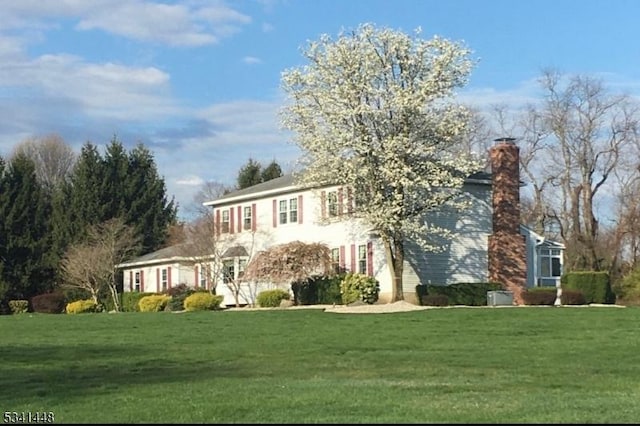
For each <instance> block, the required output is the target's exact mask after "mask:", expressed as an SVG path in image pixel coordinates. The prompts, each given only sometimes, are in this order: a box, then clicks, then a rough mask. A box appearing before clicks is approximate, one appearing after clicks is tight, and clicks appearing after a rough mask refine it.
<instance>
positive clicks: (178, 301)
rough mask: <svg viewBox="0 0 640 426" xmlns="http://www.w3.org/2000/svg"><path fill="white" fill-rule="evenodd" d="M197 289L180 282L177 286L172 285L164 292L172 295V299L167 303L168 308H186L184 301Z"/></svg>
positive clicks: (177, 309) (178, 309)
mask: <svg viewBox="0 0 640 426" xmlns="http://www.w3.org/2000/svg"><path fill="white" fill-rule="evenodd" d="M195 292H196V290H194V289H193V288H191V287H189V286H187V285H186V284H180V285H177V286H175V287H171V288H170V289H169V290H167V291H166V292H164V294H166V295H167V296H171V300H169V303H168V304H167V309H168V310H170V311H182V310H183V309H185V306H184V301H185V299H186V298H187V297H189V296H191V295H192V294H194V293H195Z"/></svg>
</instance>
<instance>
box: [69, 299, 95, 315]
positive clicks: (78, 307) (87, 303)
mask: <svg viewBox="0 0 640 426" xmlns="http://www.w3.org/2000/svg"><path fill="white" fill-rule="evenodd" d="M97 310H98V307H97V306H96V304H95V302H94V301H93V299H84V300H76V301H75V302H70V303H67V308H66V311H67V313H68V314H84V313H89V312H96V311H97Z"/></svg>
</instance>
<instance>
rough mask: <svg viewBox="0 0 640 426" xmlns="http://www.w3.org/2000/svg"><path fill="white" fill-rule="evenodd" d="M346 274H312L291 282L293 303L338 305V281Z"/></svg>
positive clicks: (339, 296) (339, 298)
mask: <svg viewBox="0 0 640 426" xmlns="http://www.w3.org/2000/svg"><path fill="white" fill-rule="evenodd" d="M345 276H346V274H338V275H332V276H328V275H314V276H311V277H309V278H307V279H305V280H301V281H296V282H294V283H293V284H291V291H292V292H293V303H294V304H295V305H316V304H320V305H340V304H342V295H341V294H340V283H341V282H342V280H343V279H344V277H345Z"/></svg>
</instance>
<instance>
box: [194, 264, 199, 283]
mask: <svg viewBox="0 0 640 426" xmlns="http://www.w3.org/2000/svg"><path fill="white" fill-rule="evenodd" d="M198 268H199V266H198V265H196V266H194V267H193V272H194V278H195V279H194V281H193V286H194V287H200V274H198Z"/></svg>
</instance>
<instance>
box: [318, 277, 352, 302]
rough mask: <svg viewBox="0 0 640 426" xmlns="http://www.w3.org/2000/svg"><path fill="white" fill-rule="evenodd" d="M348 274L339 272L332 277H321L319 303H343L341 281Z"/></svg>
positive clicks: (319, 281)
mask: <svg viewBox="0 0 640 426" xmlns="http://www.w3.org/2000/svg"><path fill="white" fill-rule="evenodd" d="M345 276H346V274H344V273H343V274H338V275H334V276H331V277H321V278H320V279H318V281H317V283H316V284H317V287H318V303H319V304H321V305H340V304H342V294H340V283H341V282H342V280H343V279H344V277H345Z"/></svg>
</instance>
